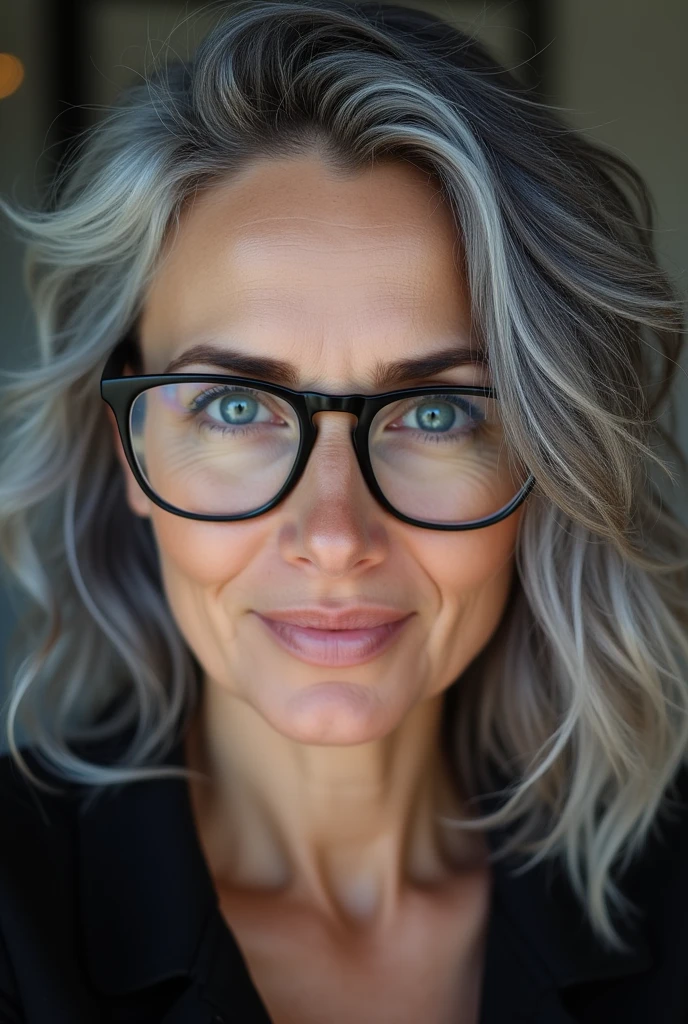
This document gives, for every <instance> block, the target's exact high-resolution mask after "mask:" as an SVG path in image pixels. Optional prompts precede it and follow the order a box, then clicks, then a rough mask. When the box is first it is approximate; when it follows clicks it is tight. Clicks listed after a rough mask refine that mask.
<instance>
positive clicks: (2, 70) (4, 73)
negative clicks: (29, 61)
mask: <svg viewBox="0 0 688 1024" xmlns="http://www.w3.org/2000/svg"><path fill="white" fill-rule="evenodd" d="M23 81H24V65H23V64H22V62H21V61H20V60H19V57H15V56H14V54H13V53H0V100H3V99H5V97H6V96H11V95H12V93H13V92H16V91H17V89H18V88H19V86H20V85H21V84H22V82H23Z"/></svg>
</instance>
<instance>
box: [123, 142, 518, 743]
mask: <svg viewBox="0 0 688 1024" xmlns="http://www.w3.org/2000/svg"><path fill="white" fill-rule="evenodd" d="M459 257H460V250H459V247H458V241H457V234H456V230H455V227H454V224H453V221H452V218H451V216H450V213H449V211H448V209H447V207H446V205H445V204H444V203H443V201H442V199H441V197H440V195H439V193H438V191H437V188H436V187H435V186H434V185H433V184H431V183H430V181H429V180H428V177H427V176H426V175H425V174H423V173H422V172H421V171H420V170H418V169H416V168H414V167H413V166H411V165H408V164H403V163H392V162H382V163H378V164H377V165H376V166H375V167H374V168H372V169H371V170H369V171H366V172H364V173H361V174H360V175H357V176H355V177H350V178H347V179H343V178H341V177H334V176H333V175H331V173H330V172H329V171H328V170H327V169H326V167H325V166H324V165H323V164H322V163H321V162H320V161H319V160H318V158H317V157H315V156H302V157H298V158H291V159H284V160H280V161H275V160H271V161H267V160H266V161H261V162H256V163H255V164H253V165H252V166H251V167H250V169H248V170H245V171H244V172H243V173H242V174H241V175H240V176H239V177H235V178H233V179H232V180H231V181H228V182H227V183H222V184H221V185H216V186H214V187H213V188H212V190H209V191H207V192H205V193H200V194H199V195H198V196H197V197H196V199H195V201H194V202H193V204H191V205H189V206H188V207H187V208H186V209H185V211H184V213H183V215H182V218H181V220H180V225H179V230H178V232H177V233H176V235H175V234H174V233H173V235H172V236H171V237H170V240H169V242H168V245H167V249H166V254H165V259H164V260H163V262H162V263H161V265H160V268H159V271H158V273H157V275H156V277H155V279H154V280H153V283H152V285H151V286H150V288H149V291H148V293H147V295H146V299H145V303H144V309H143V316H142V321H141V345H142V350H143V358H144V369H145V372H147V373H162V372H164V371H165V369H166V367H167V366H168V364H169V363H170V362H171V361H172V360H177V359H178V358H179V357H180V356H181V355H182V354H183V353H184V352H185V351H186V350H188V349H190V348H191V347H192V346H193V345H197V344H206V345H213V346H215V347H217V348H218V349H220V350H222V349H225V350H227V349H229V348H231V349H233V350H238V351H240V352H241V353H246V354H249V355H252V356H256V355H258V356H262V357H269V358H271V359H274V360H279V361H280V362H282V363H288V364H289V365H290V367H291V368H292V379H288V378H287V377H286V376H284V375H282V376H280V377H279V378H278V379H277V380H276V382H277V383H283V384H286V385H288V386H291V387H294V388H296V389H297V390H313V391H321V392H332V393H354V392H358V393H371V394H372V393H374V392H375V391H376V390H377V391H379V390H385V389H384V388H383V389H381V388H379V387H378V388H376V387H375V386H374V384H373V381H374V380H375V377H376V374H378V373H379V372H380V370H381V368H382V367H384V365H385V364H388V363H390V362H393V361H398V360H402V359H414V358H417V357H419V356H428V355H431V354H432V353H436V352H440V351H444V350H446V349H447V348H450V347H452V346H456V347H457V348H459V347H463V348H470V340H469V336H470V322H469V305H468V297H467V292H466V285H465V281H464V280H463V278H462V276H461V272H460V269H459V265H460V259H459ZM183 369H184V372H187V373H202V372H210V373H221V372H226V373H231V372H235V373H236V374H237V375H241V372H240V371H238V370H237V371H232V370H231V369H226V368H225V369H224V370H222V369H220V368H219V367H218V366H217V365H213V364H212V363H208V362H206V361H200V362H199V361H198V360H196V359H193V360H191V361H189V362H188V364H186V365H184V367H183ZM179 371H180V372H181V367H179ZM245 375H246V374H244V376H245ZM487 383H489V380H488V378H487V371H486V369H485V368H484V367H482V366H481V365H480V364H478V363H467V364H464V365H462V366H457V367H455V368H453V369H448V370H443V371H442V372H439V373H436V374H435V375H434V376H433V377H431V378H425V379H418V378H416V379H413V378H409V379H408V380H405V381H404V383H398V384H396V385H392V386H390V387H387V388H386V390H393V388H394V386H396V387H411V386H413V385H429V384H438V385H447V384H457V385H458V384H469V385H470V384H487ZM315 422H316V424H317V427H318V438H317V441H316V444H315V448H314V450H313V453H312V455H311V459H310V462H309V464H308V466H307V467H306V470H305V472H304V475H303V476H302V478H301V480H300V482H299V483H298V485H297V486H296V488H295V489H294V490H293V491H292V492H291V493H290V494H289V495H288V497H287V498H286V499H285V500H284V501H283V502H282V503H281V504H280V505H278V506H277V507H276V508H274V509H272V511H270V512H268V513H266V514H264V515H262V516H258V517H257V518H255V519H249V520H245V521H240V522H229V523H212V522H200V521H194V520H191V519H184V518H182V517H179V516H175V515H173V514H170V513H168V512H165V511H163V510H162V509H160V508H158V507H157V506H156V505H154V504H153V503H151V502H149V500H148V499H147V497H146V496H145V495H144V494H143V492H142V491H141V490H140V488H139V487H138V485H137V484H136V482H135V480H134V478H133V476H132V474H131V472H130V471H129V469H128V467H127V466H126V461H125V459H124V456H123V453H122V452H121V447H120V449H119V452H120V458H121V459H122V463H123V465H124V467H125V472H126V474H127V489H128V491H127V492H128V501H129V504H130V506H131V508H132V510H133V511H134V512H136V513H137V514H139V515H142V516H150V518H151V520H152V525H153V529H154V533H155V537H156V541H157V545H158V550H159V557H160V563H161V568H162V574H163V583H164V587H165V591H166V595H167V599H168V602H169V605H170V608H171V610H172V613H173V615H174V616H175V618H176V621H177V623H178V626H179V629H180V630H181V632H182V634H183V636H184V637H185V639H186V641H187V642H188V644H189V646H190V648H191V649H192V650H193V652H194V654H195V655H196V657H197V658H198V660H199V662H200V664H201V665H202V667H203V669H204V670H205V673H206V684H207V685H214V686H217V687H221V688H222V689H223V690H225V691H227V692H228V693H230V694H232V695H234V696H236V697H238V698H240V699H241V700H243V701H246V702H247V703H248V704H249V705H251V706H252V707H253V708H254V709H255V710H256V711H257V712H258V713H259V714H260V715H261V716H262V717H263V718H264V719H265V720H266V721H267V722H268V723H270V724H271V725H272V726H273V727H274V728H275V729H276V730H278V731H279V732H280V733H281V734H283V735H284V736H287V737H290V738H292V739H295V740H298V741H301V742H304V743H311V744H356V743H362V742H365V741H368V740H372V739H376V738H379V737H381V736H384V735H386V734H388V733H390V732H391V731H392V730H394V729H395V727H396V726H397V725H398V724H399V723H400V722H401V721H402V719H403V718H404V716H405V715H407V713H408V712H409V711H410V710H411V709H412V708H413V707H414V706H416V705H417V704H418V703H419V702H421V701H424V700H425V699H426V698H429V697H432V696H435V695H437V694H439V693H440V692H441V691H443V690H444V689H446V688H447V687H448V686H449V685H450V684H451V683H452V682H453V681H454V680H455V679H456V678H457V677H458V676H459V675H460V674H461V672H462V671H463V670H464V669H465V668H466V666H467V665H468V664H469V662H470V661H471V660H472V659H473V658H474V657H475V656H476V655H477V654H478V653H479V651H480V650H481V649H482V648H483V647H484V646H485V645H486V643H487V642H488V641H489V639H490V637H491V636H492V634H493V632H494V630H495V628H496V626H497V624H498V623H499V620H500V618H501V616H502V613H503V609H504V605H505V602H506V599H507V595H508V592H509V588H510V583H511V579H512V574H513V554H514V547H515V541H516V534H517V529H518V524H519V520H520V517H521V514H522V509H523V506H521V508H519V510H517V512H516V513H515V514H513V515H512V516H510V517H508V518H507V519H505V520H503V521H502V522H500V523H497V524H495V525H492V526H490V527H487V528H483V529H478V530H469V531H463V532H444V531H435V530H428V529H423V528H420V527H417V526H411V525H408V524H406V523H403V522H401V521H399V520H397V519H395V518H394V517H393V516H392V515H391V514H389V513H388V512H386V511H385V510H384V509H383V508H382V507H381V506H380V505H379V504H378V503H377V502H376V501H375V499H374V498H373V497H372V495H371V494H370V493H369V491H368V489H367V487H366V484H365V482H364V480H363V477H362V476H361V473H360V470H359V468H358V464H357V462H356V458H355V454H354V450H353V447H352V443H351V436H350V431H351V427H352V425H353V423H354V422H355V421H354V419H353V417H352V416H351V415H350V414H347V413H336V412H326V413H318V414H317V415H316V417H315ZM118 446H119V442H118ZM364 605H365V606H374V607H375V608H377V609H379V608H382V609H385V610H386V611H387V612H391V613H394V614H395V615H396V616H397V617H399V616H401V615H403V616H408V618H407V619H406V621H405V623H404V624H403V626H402V627H401V628H400V630H399V631H398V632H397V633H396V635H395V638H394V640H393V642H392V643H391V644H389V645H388V646H386V647H385V648H384V649H381V650H377V652H376V651H375V650H373V651H372V654H371V655H370V656H369V657H366V656H363V657H362V658H361V657H359V658H358V661H357V663H355V664H351V663H350V662H351V660H352V659H348V660H349V663H348V664H346V663H345V664H341V663H338V664H327V665H326V664H322V663H320V664H318V663H317V661H318V657H317V655H316V656H315V662H316V663H314V658H313V656H312V651H311V655H310V656H309V655H308V654H307V653H306V648H305V646H304V644H306V641H305V640H304V639H303V636H302V638H301V639H302V641H303V643H301V648H302V649H301V653H299V651H298V650H296V649H294V648H293V647H292V648H287V647H285V646H284V645H283V643H282V642H280V640H279V638H278V636H277V635H276V634H275V632H274V631H273V629H271V628H270V627H269V626H268V625H267V624H266V623H265V621H264V619H263V618H261V616H266V617H268V618H269V617H270V614H271V613H274V612H289V611H292V610H294V609H299V610H303V609H316V610H318V609H321V610H322V609H325V610H332V609H341V608H347V609H348V608H352V607H354V608H360V607H361V606H364ZM297 644H298V637H297ZM345 660H346V659H345ZM354 660H355V659H354Z"/></svg>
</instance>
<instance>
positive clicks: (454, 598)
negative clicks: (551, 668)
mask: <svg viewBox="0 0 688 1024" xmlns="http://www.w3.org/2000/svg"><path fill="white" fill-rule="evenodd" d="M514 518H515V517H514V516H511V517H510V518H509V519H505V520H504V521H503V522H501V523H496V524H494V525H493V526H490V527H486V528H485V529H482V530H466V531H463V532H460V533H456V534H453V535H452V534H442V533H439V532H438V533H437V534H432V535H431V534H430V533H428V535H427V536H423V537H422V538H420V539H419V541H418V542H417V543H416V550H415V559H416V562H417V563H418V564H419V565H420V566H422V569H423V571H424V573H425V576H426V579H427V580H428V582H429V585H430V586H431V587H432V589H433V590H434V593H435V600H434V601H433V605H434V607H435V608H436V611H435V612H434V614H433V616H432V621H430V622H429V623H428V631H427V644H426V652H427V656H428V658H429V660H430V661H431V663H432V664H433V666H434V671H433V672H431V673H430V675H431V676H432V677H433V678H434V680H435V684H434V686H433V692H436V691H438V690H441V689H443V688H444V686H445V685H447V684H448V683H450V682H452V681H453V680H454V679H456V678H457V676H458V675H460V673H461V672H462V671H463V670H464V669H465V668H466V666H467V665H468V664H469V663H470V662H471V661H472V660H473V658H475V657H476V656H477V655H478V654H479V653H480V651H481V650H482V649H483V648H484V647H485V646H486V645H487V644H488V643H489V641H490V639H491V637H492V636H493V634H494V632H495V630H496V629H497V626H498V625H499V622H500V620H501V618H502V616H503V613H504V609H505V607H506V603H507V600H508V597H509V592H510V590H511V585H512V581H513V577H514V571H515V565H514V561H515V560H514V553H515V546H516V541H517V536H518V520H516V521H515V522H511V519H514Z"/></svg>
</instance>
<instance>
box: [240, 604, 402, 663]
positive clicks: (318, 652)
mask: <svg viewBox="0 0 688 1024" xmlns="http://www.w3.org/2000/svg"><path fill="white" fill-rule="evenodd" d="M254 614H255V615H256V616H257V618H258V619H260V621H261V622H262V623H263V624H264V626H265V627H266V628H267V630H268V631H269V633H270V635H271V636H272V637H273V638H274V639H275V640H276V641H277V643H278V644H279V645H280V646H281V647H282V648H283V649H285V650H287V651H289V653H290V654H293V655H295V656H296V657H297V658H299V659H300V660H301V661H304V662H306V663H307V664H309V665H322V666H339V667H342V668H344V667H347V666H350V665H362V664H364V663H365V662H367V661H372V659H373V658H375V657H377V656H378V655H380V654H382V652H383V651H385V650H387V648H389V647H390V646H391V645H392V644H393V643H394V641H395V640H396V639H397V637H398V636H399V635H400V633H401V632H402V631H403V629H404V627H405V626H406V624H407V623H408V622H409V620H410V619H411V618H412V617H413V615H414V614H415V613H414V612H411V613H409V614H404V613H400V612H394V611H392V610H390V609H387V610H380V611H376V610H372V609H352V610H350V611H346V612H334V613H325V612H321V611H293V612H270V613H269V614H266V615H262V614H261V613H260V612H254Z"/></svg>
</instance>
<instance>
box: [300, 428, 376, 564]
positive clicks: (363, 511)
mask: <svg viewBox="0 0 688 1024" xmlns="http://www.w3.org/2000/svg"><path fill="white" fill-rule="evenodd" d="M313 422H314V423H315V424H316V427H317V430H318V435H317V438H316V441H315V444H314V446H313V450H312V452H311V456H310V459H309V460H308V464H307V466H306V469H305V470H304V473H303V476H302V477H301V479H300V480H299V482H298V484H297V486H296V487H295V488H294V490H293V491H292V492H291V494H290V495H289V497H288V498H287V500H286V501H285V503H284V506H283V514H284V516H285V521H284V523H283V526H282V528H281V530H280V549H281V552H282V555H283V557H284V558H285V559H286V560H287V561H290V562H292V563H294V564H298V565H301V566H304V567H310V568H311V569H313V570H317V572H318V573H320V574H322V575H325V576H328V577H332V578H340V577H342V576H346V575H347V574H349V573H351V572H352V571H362V570H364V569H368V568H371V567H372V566H374V565H376V564H379V563H380V562H381V561H382V560H383V559H384V557H385V554H386V551H387V530H386V527H385V524H384V510H382V509H381V508H380V507H379V506H378V504H377V502H376V501H375V499H374V498H373V496H372V495H371V493H370V491H369V490H368V487H367V484H366V482H365V480H364V478H363V475H362V473H361V470H360V467H359V465H358V461H357V459H356V453H355V451H354V447H353V443H352V439H351V431H352V429H353V427H354V426H355V422H356V418H355V417H354V416H353V415H352V414H351V413H342V412H318V413H316V414H315V415H314V417H313Z"/></svg>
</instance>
